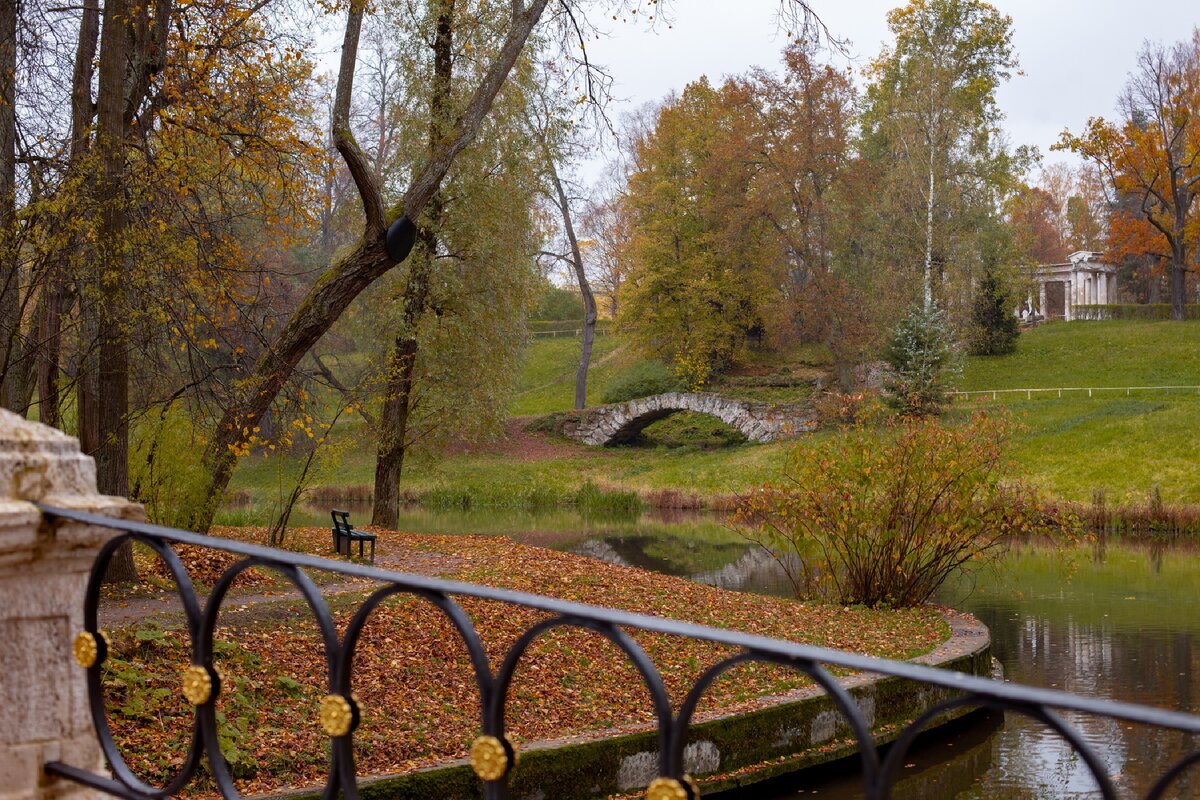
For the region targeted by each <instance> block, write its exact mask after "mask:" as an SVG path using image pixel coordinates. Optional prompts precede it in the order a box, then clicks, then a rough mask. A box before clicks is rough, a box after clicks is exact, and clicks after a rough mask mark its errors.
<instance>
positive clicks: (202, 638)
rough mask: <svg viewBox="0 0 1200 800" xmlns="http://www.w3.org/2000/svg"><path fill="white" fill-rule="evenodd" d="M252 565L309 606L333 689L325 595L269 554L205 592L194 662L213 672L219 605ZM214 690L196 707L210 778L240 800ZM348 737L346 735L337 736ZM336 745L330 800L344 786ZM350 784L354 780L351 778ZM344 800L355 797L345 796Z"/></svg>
mask: <svg viewBox="0 0 1200 800" xmlns="http://www.w3.org/2000/svg"><path fill="white" fill-rule="evenodd" d="M254 567H263V568H266V569H270V570H273V571H275V572H278V573H279V574H280V575H282V576H283V577H284V578H286V579H287V580H288V581H289V582H290V583H291V584H292V585H293V586H295V587H296V589H297V590H298V591H299V592H300V595H301V596H302V597H303V598H304V600H305V602H306V603H307V604H308V607H309V609H310V610H311V611H312V613H313V617H314V619H315V621H316V623H317V629H318V630H319V631H320V633H321V638H322V639H323V640H324V644H325V661H326V667H327V677H328V685H329V690H330V691H335V687H334V678H335V675H334V669H335V666H334V665H335V664H336V661H337V655H338V651H339V650H340V649H341V644H340V643H339V642H338V637H337V631H336V629H335V628H334V625H333V617H332V616H331V615H330V613H329V606H328V605H327V604H326V603H325V598H324V596H322V594H321V590H320V589H318V588H317V585H316V584H315V583H313V581H312V579H311V578H309V577H308V575H306V574H305V573H304V571H303V570H301V569H300V568H299V567H297V566H295V565H293V564H287V563H284V562H282V561H279V560H277V559H275V558H271V557H262V556H258V555H252V556H249V557H247V558H245V559H243V560H241V561H238V562H235V563H234V564H231V565H230V566H229V567H228V568H227V569H226V570H225V571H224V572H222V573H221V577H220V578H218V579H217V582H216V583H215V584H213V588H212V591H211V592H210V593H209V595H208V599H207V600H206V602H205V604H204V614H203V616H202V617H201V619H200V628H199V630H198V631H197V637H196V641H197V645H198V649H197V658H196V663H197V664H199V665H201V666H203V667H205V668H207V669H208V670H210V672H213V673H214V674H215V670H214V667H213V655H214V653H213V633H214V632H215V630H216V626H217V619H218V617H219V616H220V613H221V604H222V603H223V602H224V600H225V596H226V595H227V594H228V592H229V589H230V587H231V586H232V585H233V582H234V581H235V580H236V579H237V578H238V576H240V575H241V574H242V573H243V572H245V571H246V570H248V569H252V568H254ZM216 695H217V693H216V692H214V697H213V698H211V699H210V700H209V701H208V702H207V703H204V704H203V705H201V706H199V709H198V710H199V712H200V714H199V716H200V721H201V728H202V730H203V731H204V745H205V750H206V751H207V753H208V763H209V766H210V767H211V768H212V771H213V778H214V779H215V780H216V782H217V788H218V789H219V790H220V792H221V795H222V796H223V797H225V798H226V800H240V798H241V793H240V792H238V791H237V787H236V785H235V784H234V781H233V776H232V775H231V774H230V772H229V765H228V764H227V763H226V762H225V754H224V753H222V752H221V744H220V739H219V738H218V736H217V715H216V700H217V696H216ZM339 738H347V737H339ZM339 750H340V748H339V746H338V744H337V743H336V742H335V743H334V746H333V747H332V748H331V752H330V754H329V761H330V763H329V776H328V778H327V779H326V782H325V790H324V792H323V797H325V798H328V799H329V800H332V798H333V797H334V796H335V795H336V794H337V787H338V786H339V784H340V785H342V786H343V787H344V786H345V785H346V781H345V779H344V772H343V770H344V768H345V757H344V754H340V753H339ZM351 783H353V781H351ZM347 800H357V798H356V797H355V798H351V797H349V796H348V798H347Z"/></svg>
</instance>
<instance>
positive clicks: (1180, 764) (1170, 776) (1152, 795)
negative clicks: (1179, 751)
mask: <svg viewBox="0 0 1200 800" xmlns="http://www.w3.org/2000/svg"><path fill="white" fill-rule="evenodd" d="M1193 764H1200V750H1197V751H1196V752H1194V753H1190V754H1188V755H1185V756H1184V757H1183V758H1181V759H1179V760H1178V761H1176V762H1175V764H1174V766H1172V767H1171V768H1170V769H1169V770H1167V771H1166V772H1165V773H1163V775H1162V777H1160V778H1159V779H1158V781H1157V782H1156V783H1155V784H1154V786H1152V787H1150V791H1149V792H1147V793H1146V797H1145V800H1159V798H1161V797H1162V796H1163V792H1165V791H1167V789H1168V788H1170V786H1171V784H1172V783H1174V782H1175V779H1176V778H1178V777H1179V776H1180V775H1182V774H1183V773H1184V772H1185V771H1186V770H1187V769H1188V767H1190V766H1192V765H1193Z"/></svg>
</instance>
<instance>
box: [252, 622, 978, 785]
mask: <svg viewBox="0 0 1200 800" xmlns="http://www.w3.org/2000/svg"><path fill="white" fill-rule="evenodd" d="M976 625H979V627H981V628H982V625H981V624H979V623H976ZM978 638H979V640H980V641H979V645H978V646H977V647H975V648H974V649H972V650H971V651H970V652H967V653H965V654H962V655H959V656H957V657H955V658H951V659H948V660H946V661H944V662H942V663H939V664H937V666H939V667H941V668H944V669H949V670H953V671H958V672H965V673H968V674H970V675H978V676H981V677H988V676H989V675H990V673H991V662H992V657H991V641H990V637H989V636H979V637H978ZM735 675H736V673H735ZM850 682H851V684H852V685H851V686H849V687H848V688H849V692H850V694H851V696H852V697H853V698H854V700H855V701H856V702H857V703H858V705H859V708H860V709H861V710H862V713H863V714H864V716H865V717H866V719H867V720H868V721H869V722H871V723H872V725H871V728H872V731H873V732H874V734H875V739H876V742H877V743H878V744H886V743H887V742H890V741H892V740H893V739H894V738H895V737H896V736H898V735H899V732H900V730H901V729H902V728H903V726H904V725H905V724H907V723H908V722H911V721H912V720H913V719H915V718H916V717H918V716H920V715H921V714H922V713H923V712H924V711H925V710H926V709H927V708H929V707H930V706H932V705H934V704H936V703H938V702H941V701H942V700H945V699H948V698H949V697H951V696H952V695H953V694H954V692H953V691H951V690H947V689H941V688H938V687H932V686H927V685H925V684H914V683H913V682H912V681H908V680H904V679H901V678H883V679H878V680H874V679H864V678H863V677H862V676H854V677H853V678H851V679H850ZM970 711H971V709H970V708H963V709H959V710H957V711H955V712H952V713H949V714H946V715H944V716H943V717H942V718H940V719H938V720H937V721H936V723H935V725H934V726H931V727H936V725H940V724H945V723H946V722H950V721H951V720H954V719H957V718H959V717H961V716H963V715H964V714H967V713H970ZM688 741H689V748H692V749H691V751H690V752H691V753H692V760H693V763H692V764H688V765H687V767H686V768H687V769H688V770H689V771H691V772H693V774H696V775H697V776H698V777H699V778H700V784H701V787H702V789H703V790H704V793H705V794H708V793H711V792H716V791H723V790H726V789H732V788H736V787H739V786H747V785H749V784H752V783H756V782H758V781H761V780H766V779H767V778H772V777H775V776H777V775H781V774H784V773H787V772H794V771H797V770H801V769H805V768H808V767H812V766H817V765H819V764H825V763H828V762H831V761H836V760H838V759H840V758H844V757H846V756H848V755H853V754H854V753H855V752H856V751H857V745H856V744H855V743H854V741H853V740H852V737H851V734H850V729H849V727H848V726H847V725H846V723H845V721H844V720H843V719H842V717H841V714H840V713H839V712H838V711H837V710H836V709H835V707H834V706H833V703H832V702H831V701H830V700H829V698H828V697H827V696H826V695H824V694H818V695H814V696H812V697H805V698H803V699H800V700H793V701H785V702H781V703H779V704H777V705H772V706H768V707H766V708H763V709H759V710H756V711H751V712H747V713H743V714H732V715H729V716H724V717H719V718H716V719H711V720H707V721H704V722H700V723H696V724H694V725H692V727H691V729H690V736H689V739H688ZM526 748H527V749H523V750H521V751H520V755H519V760H518V762H517V768H516V770H515V771H514V773H513V776H512V781H511V787H512V788H511V793H512V796H513V797H514V798H521V800H549V799H550V798H553V800H589V799H590V798H595V797H606V796H608V795H611V794H620V793H623V792H624V793H637V792H638V791H639V790H640V789H642V788H644V787H645V785H646V784H647V783H649V780H650V779H651V778H652V777H653V774H654V773H655V772H656V769H655V765H656V764H657V759H656V755H657V749H658V735H657V732H656V731H645V732H642V733H634V734H625V735H620V736H611V737H607V738H602V739H595V740H588V741H584V742H572V743H569V744H562V743H554V742H550V743H543V744H534V745H527V746H526ZM714 756H715V757H716V758H717V759H718V763H719V766H717V767H716V769H715V770H714V769H712V768H711V767H710V768H709V769H707V770H705V769H698V767H703V766H704V765H705V764H709V765H711V764H712V760H713V758H714ZM685 760H686V759H685ZM706 772H707V773H708V774H709V775H710V777H708V778H706V777H705V773H706ZM639 784H640V785H639ZM359 794H360V795H361V797H362V800H425V799H426V798H430V797H438V798H445V800H475V799H476V798H481V797H482V796H483V792H482V784H481V783H480V781H479V780H478V779H477V778H476V777H475V774H474V772H472V770H471V768H470V766H469V765H467V764H466V763H465V762H456V763H454V764H450V765H444V766H438V767H432V768H429V769H425V770H420V771H417V772H411V773H406V774H403V775H389V776H380V777H376V778H365V779H361V780H360V781H359ZM320 796H321V792H320V791H319V790H298V791H294V792H287V793H283V794H279V795H274V796H273V797H275V798H281V800H282V799H283V798H286V800H316V799H317V798H319V797H320Z"/></svg>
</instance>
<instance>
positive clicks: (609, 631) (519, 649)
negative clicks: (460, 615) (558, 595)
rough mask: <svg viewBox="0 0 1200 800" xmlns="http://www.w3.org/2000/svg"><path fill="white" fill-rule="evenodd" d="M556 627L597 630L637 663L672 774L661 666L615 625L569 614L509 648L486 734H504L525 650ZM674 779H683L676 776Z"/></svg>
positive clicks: (663, 763)
mask: <svg viewBox="0 0 1200 800" xmlns="http://www.w3.org/2000/svg"><path fill="white" fill-rule="evenodd" d="M555 628H582V629H584V630H590V631H594V632H596V633H598V634H600V635H601V636H603V637H604V638H606V639H608V640H609V641H610V642H612V643H613V644H615V645H616V646H617V647H619V648H620V649H621V650H622V651H623V652H624V653H625V655H626V657H628V658H629V660H630V661H632V662H633V666H634V667H635V668H636V669H637V671H638V672H639V673H640V674H641V676H642V682H643V683H644V684H645V685H646V688H647V689H648V690H649V691H650V701H651V703H652V704H653V705H654V716H655V717H656V718H657V720H658V756H659V759H658V760H659V769H660V770H661V771H662V773H661V774H663V775H670V773H669V772H667V768H668V763H667V753H668V749H669V746H670V741H669V738H668V737H669V733H670V728H671V699H670V698H669V697H668V696H667V688H666V685H665V684H664V683H663V679H662V675H660V674H659V672H658V667H656V666H654V662H653V661H651V660H650V657H649V656H648V655H646V651H645V650H643V649H642V646H641V645H639V644H638V643H637V642H636V641H634V640H633V637H632V636H630V635H629V634H627V633H625V632H624V631H623V630H621V629H620V628H618V627H616V626H615V625H610V624H606V623H603V622H598V621H596V620H592V619H583V618H579V617H572V616H566V615H564V616H559V617H551V618H550V619H546V620H542V621H541V622H539V623H537V624H536V625H534V626H533V627H532V628H530V629H529V630H527V631H525V633H523V634H522V635H521V637H520V638H519V639H517V641H516V642H515V643H514V644H513V646H512V647H511V648H509V651H508V654H507V655H506V656H505V658H504V663H503V664H502V665H501V667H500V671H499V672H497V673H496V682H495V692H494V694H493V695H492V702H491V703H490V704H489V706H488V709H487V712H486V714H485V717H484V732H485V733H490V734H492V735H493V736H503V735H504V706H505V701H506V700H507V699H508V687H509V685H510V684H511V683H512V679H513V675H514V673H515V672H516V669H517V664H518V662H519V661H520V660H521V656H523V655H524V654H525V651H526V650H528V649H529V646H530V645H531V644H533V642H534V641H536V640H537V638H538V637H539V636H541V635H542V634H544V633H547V632H548V631H551V630H553V629H555ZM672 777H681V776H680V775H673V776H672Z"/></svg>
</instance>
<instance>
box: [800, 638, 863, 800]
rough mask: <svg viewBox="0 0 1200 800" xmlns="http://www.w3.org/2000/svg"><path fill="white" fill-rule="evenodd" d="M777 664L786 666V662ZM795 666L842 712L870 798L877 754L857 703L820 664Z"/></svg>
mask: <svg viewBox="0 0 1200 800" xmlns="http://www.w3.org/2000/svg"><path fill="white" fill-rule="evenodd" d="M779 663H781V664H783V665H784V666H787V663H786V662H782V661H781V662H779ZM797 666H798V667H799V668H800V669H801V671H802V672H804V673H806V674H807V675H808V676H809V677H811V678H812V679H813V680H814V681H816V682H817V684H818V685H820V687H821V688H822V689H824V690H825V693H826V694H828V695H829V698H830V699H831V700H832V701H833V702H834V703H835V704H836V705H837V707H838V709H839V710H840V711H841V712H842V716H843V717H845V718H846V724H847V725H849V726H850V731H851V732H852V733H853V734H854V738H855V740H856V741H857V742H858V752H859V755H861V756H862V770H863V786H864V787H865V789H866V792H867V797H870V796H871V785H872V784H873V783H874V782H875V778H876V775H878V774H879V752H878V751H877V750H876V749H875V737H874V736H873V735H871V729H870V727H869V726H868V725H867V722H866V720H864V719H863V717H862V712H861V711H860V710H859V708H858V703H856V702H854V698H853V697H852V696H851V695H850V692H849V691H847V689H846V687H845V686H842V684H841V682H839V681H838V680H837V679H836V678H834V677H833V676H832V675H830V674H829V670H827V669H825V668H824V667H822V666H821V665H820V664H813V663H810V664H809V665H808V667H807V668H806V667H803V666H800V665H797Z"/></svg>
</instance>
